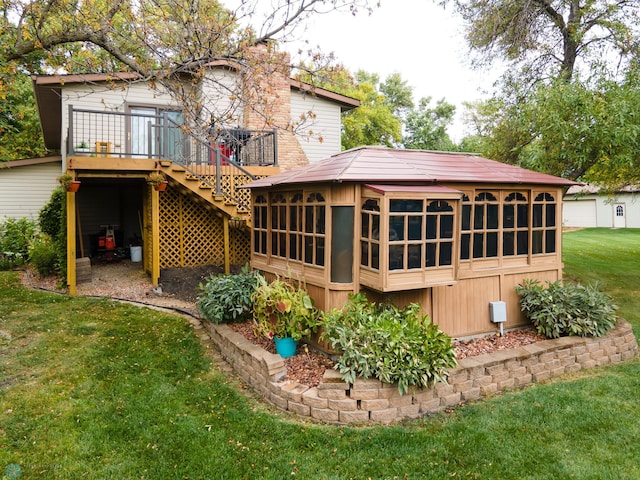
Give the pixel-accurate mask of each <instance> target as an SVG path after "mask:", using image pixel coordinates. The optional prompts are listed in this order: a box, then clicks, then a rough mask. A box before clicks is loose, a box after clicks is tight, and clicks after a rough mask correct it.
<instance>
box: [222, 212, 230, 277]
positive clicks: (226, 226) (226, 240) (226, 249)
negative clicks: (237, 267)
mask: <svg viewBox="0 0 640 480" xmlns="http://www.w3.org/2000/svg"><path fill="white" fill-rule="evenodd" d="M222 231H223V236H224V241H223V242H224V273H226V274H227V275H229V274H230V273H231V254H230V252H229V250H230V245H229V243H230V241H229V216H228V215H223V216H222Z"/></svg>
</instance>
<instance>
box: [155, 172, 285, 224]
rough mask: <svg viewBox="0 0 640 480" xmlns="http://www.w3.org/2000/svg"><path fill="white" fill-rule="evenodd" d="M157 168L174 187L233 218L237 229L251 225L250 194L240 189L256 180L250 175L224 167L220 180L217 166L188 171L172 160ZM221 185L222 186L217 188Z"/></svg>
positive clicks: (246, 190)
mask: <svg viewBox="0 0 640 480" xmlns="http://www.w3.org/2000/svg"><path fill="white" fill-rule="evenodd" d="M157 168H158V170H160V171H162V172H163V173H164V174H165V175H166V177H167V179H168V180H169V182H170V184H171V185H174V184H175V185H177V186H178V187H179V188H182V189H184V190H186V191H188V192H190V193H191V194H193V195H195V196H196V198H199V199H200V200H203V201H204V202H206V203H207V204H208V205H211V206H212V207H214V208H215V209H216V210H217V211H220V212H222V213H223V214H224V215H226V216H228V217H229V219H233V220H234V222H232V223H231V225H232V226H234V227H236V228H238V227H247V228H248V227H250V226H251V208H250V202H251V194H250V191H249V190H248V189H237V187H239V186H241V185H244V184H246V183H249V182H250V181H251V180H252V179H253V178H250V177H248V176H247V174H244V173H242V172H240V171H238V172H235V171H234V167H232V166H229V167H221V170H222V172H221V174H220V175H219V176H218V177H217V178H216V176H217V172H216V169H215V167H209V166H206V167H199V168H198V167H194V168H188V167H185V166H183V165H180V164H177V163H174V162H172V161H170V160H160V161H158V162H157ZM269 170H270V172H269V173H270V174H275V173H277V172H278V170H279V169H277V168H275V169H274V168H273V167H271V168H270V169H269ZM261 176H264V175H261ZM254 178H255V177H254ZM221 179H222V180H221ZM218 182H220V183H222V185H221V186H220V187H219V188H216V185H218Z"/></svg>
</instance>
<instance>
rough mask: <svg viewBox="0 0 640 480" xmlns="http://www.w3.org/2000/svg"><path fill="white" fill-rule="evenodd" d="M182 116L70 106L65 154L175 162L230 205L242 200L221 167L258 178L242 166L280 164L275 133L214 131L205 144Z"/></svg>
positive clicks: (106, 159)
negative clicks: (228, 185)
mask: <svg viewBox="0 0 640 480" xmlns="http://www.w3.org/2000/svg"><path fill="white" fill-rule="evenodd" d="M178 116H179V115H176V114H175V113H174V112H165V113H163V114H161V115H151V114H140V113H121V112H104V111H95V110H84V109H78V108H74V107H73V106H72V105H71V106H69V126H68V133H67V154H68V155H90V156H94V157H100V158H104V161H105V162H108V161H109V159H110V158H134V159H135V158H140V159H149V158H156V159H159V160H171V161H172V162H174V163H177V164H179V165H181V166H183V167H185V168H186V169H187V170H189V172H191V173H192V174H193V175H196V176H197V177H199V178H200V180H201V181H203V182H204V183H206V184H209V185H210V186H211V187H212V188H213V189H214V191H215V192H216V193H217V194H220V195H224V196H226V197H228V198H229V199H230V200H232V201H238V200H237V199H236V198H233V196H231V195H230V194H229V192H226V191H225V188H223V184H222V181H221V178H220V175H221V173H220V172H221V168H220V167H229V168H225V171H227V172H228V171H230V170H231V171H237V175H239V176H245V177H249V178H250V179H255V177H254V176H253V175H252V174H251V173H250V172H249V171H247V170H246V169H245V168H244V167H251V166H277V165H278V148H277V135H276V131H275V130H248V129H240V128H234V129H220V130H214V129H213V128H212V129H211V132H210V133H209V134H208V135H207V140H206V141H202V140H200V139H198V138H196V137H195V136H194V135H192V134H191V133H190V129H189V127H188V126H187V125H184V124H181V123H179V121H177V120H176V117H178ZM201 166H211V167H215V171H213V174H212V175H203V174H202V173H201V172H202V170H203V169H202V168H197V167H201ZM239 203H244V202H239Z"/></svg>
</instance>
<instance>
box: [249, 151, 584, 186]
mask: <svg viewBox="0 0 640 480" xmlns="http://www.w3.org/2000/svg"><path fill="white" fill-rule="evenodd" d="M317 182H358V183H385V184H390V183H399V182H405V183H408V182H411V183H424V182H427V183H454V182H455V183H458V182H462V183H489V184H501V183H518V184H524V183H526V184H536V185H557V186H569V185H575V183H576V182H573V181H571V180H566V179H564V178H560V177H554V176H553V175H547V174H545V173H539V172H534V171H531V170H527V169H524V168H521V167H516V166H513V165H507V164H506V163H500V162H496V161H494V160H489V159H486V158H482V157H479V156H477V155H475V154H470V153H450V152H432V151H426V150H402V149H392V148H386V147H358V148H354V149H351V150H347V151H345V152H341V153H338V154H336V155H333V156H331V157H329V158H327V159H325V160H322V161H320V162H316V163H312V164H310V165H306V166H304V167H300V168H297V169H294V170H289V171H286V172H281V173H279V174H277V175H273V176H270V177H266V178H262V179H260V180H256V181H255V182H252V183H250V184H248V185H246V186H247V187H250V188H261V187H270V186H274V185H288V184H300V183H317Z"/></svg>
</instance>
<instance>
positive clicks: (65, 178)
mask: <svg viewBox="0 0 640 480" xmlns="http://www.w3.org/2000/svg"><path fill="white" fill-rule="evenodd" d="M58 182H60V185H62V187H63V188H64V189H65V190H66V191H67V192H74V193H75V192H77V191H78V189H79V188H80V180H76V177H74V176H73V175H72V174H70V173H64V174H62V175H60V176H59V177H58Z"/></svg>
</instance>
